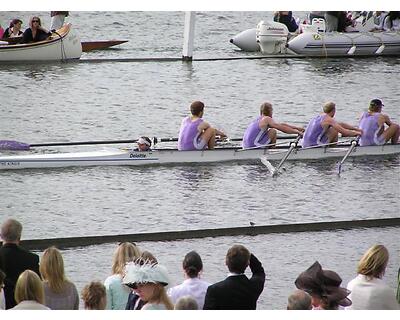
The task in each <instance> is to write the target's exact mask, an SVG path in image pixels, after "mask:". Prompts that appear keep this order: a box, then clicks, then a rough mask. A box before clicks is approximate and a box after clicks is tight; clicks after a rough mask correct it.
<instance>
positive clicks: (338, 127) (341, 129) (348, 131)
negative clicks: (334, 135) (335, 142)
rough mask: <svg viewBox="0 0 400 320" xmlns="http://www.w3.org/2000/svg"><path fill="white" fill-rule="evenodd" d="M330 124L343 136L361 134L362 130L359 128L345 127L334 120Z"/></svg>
mask: <svg viewBox="0 0 400 320" xmlns="http://www.w3.org/2000/svg"><path fill="white" fill-rule="evenodd" d="M331 126H332V127H333V128H334V129H336V130H337V132H339V133H341V134H342V136H343V137H355V136H358V135H362V130H360V129H356V130H353V129H346V128H345V127H343V126H341V125H340V124H339V123H337V122H336V121H333V122H332V124H331Z"/></svg>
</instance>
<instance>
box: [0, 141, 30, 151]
mask: <svg viewBox="0 0 400 320" xmlns="http://www.w3.org/2000/svg"><path fill="white" fill-rule="evenodd" d="M29 149H30V145H29V144H27V143H24V142H19V141H14V140H0V150H12V151H25V150H29Z"/></svg>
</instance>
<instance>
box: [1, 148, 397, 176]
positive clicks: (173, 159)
mask: <svg viewBox="0 0 400 320" xmlns="http://www.w3.org/2000/svg"><path fill="white" fill-rule="evenodd" d="M287 150H288V149H287V148H285V147H283V148H276V149H250V150H242V149H240V148H236V147H232V148H218V149H215V150H204V151H178V150H176V149H157V150H153V151H149V152H135V151H126V150H121V149H108V150H101V151H88V152H74V153H56V154H34V155H19V156H1V157H0V170H6V169H29V168H60V167H75V166H79V167H86V166H142V165H154V164H175V165H179V164H185V163H211V162H228V161H249V160H258V159H259V158H260V157H261V156H266V158H267V159H268V160H271V161H275V160H276V161H279V160H281V159H282V158H283V157H284V155H285V154H286V152H287ZM348 150H349V145H347V146H341V147H329V148H326V147H318V148H314V147H312V148H304V149H302V148H296V149H295V150H293V152H292V153H291V154H290V156H289V158H288V160H320V159H331V158H342V157H344V155H345V154H346V152H347V151H348ZM397 154H400V144H397V145H391V144H390V145H389V144H388V145H384V146H368V147H356V148H355V149H354V150H353V152H352V153H351V154H350V155H349V157H367V156H387V155H397Z"/></svg>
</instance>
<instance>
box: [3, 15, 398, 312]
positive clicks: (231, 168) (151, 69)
mask: <svg viewBox="0 0 400 320" xmlns="http://www.w3.org/2000/svg"><path fill="white" fill-rule="evenodd" d="M37 14H39V15H40V16H41V17H44V21H46V22H47V26H48V24H49V21H50V18H49V17H48V12H39V13H37ZM298 14H299V15H300V16H301V15H302V14H303V13H298ZM30 15H31V13H26V12H22V13H14V12H1V13H0V21H1V22H2V23H3V24H4V21H7V20H8V19H9V18H12V17H15V16H18V17H21V18H22V19H23V20H24V22H25V25H26V21H27V18H28V17H29V16H30ZM270 17H271V13H270V12H264V13H260V12H201V13H197V16H196V29H195V51H194V57H195V58H213V57H238V56H243V55H256V54H257V53H243V52H240V51H237V50H236V49H235V47H234V46H233V45H232V44H230V43H229V39H230V38H231V37H232V36H234V35H236V34H237V33H239V32H241V31H243V30H245V29H249V28H253V27H255V25H256V24H257V23H258V22H259V21H260V20H261V19H270ZM68 20H69V22H71V23H72V24H73V26H74V27H75V28H76V29H77V30H78V32H79V33H80V34H82V36H81V38H82V39H85V40H104V39H113V38H116V39H126V40H129V42H128V43H125V44H123V45H121V46H119V47H118V48H117V49H111V50H104V51H97V52H91V53H85V54H83V56H82V59H94V58H136V57H180V56H181V52H182V42H183V38H182V34H183V23H184V13H182V12H107V13H104V12H72V13H71V16H70V17H69V18H68ZM45 26H46V23H45ZM399 66H400V58H399V57H392V58H363V59H353V58H347V59H263V60H233V61H225V60H224V61H194V62H193V63H182V62H103V63H88V62H78V63H67V64H62V63H53V64H24V65H1V66H0V92H1V97H2V98H1V102H0V139H14V140H18V141H24V142H29V143H38V142H52V141H79V140H114V139H131V138H132V139H134V138H136V137H138V136H140V135H148V136H158V137H176V136H177V134H178V131H179V125H180V121H181V119H182V117H184V116H185V115H186V114H187V113H188V108H189V105H190V103H191V102H192V101H194V100H202V101H204V102H205V104H206V111H205V119H206V120H208V121H209V122H210V123H212V124H213V125H215V126H216V127H218V128H220V129H222V130H225V131H226V132H227V133H228V135H229V136H230V137H233V138H237V137H241V136H242V134H243V131H244V130H245V128H246V126H247V124H248V123H249V122H250V121H251V120H252V118H254V117H255V116H256V115H257V113H258V109H259V105H260V104H261V103H263V102H265V101H270V102H271V103H272V104H273V106H274V118H275V119H276V120H278V121H284V122H288V123H293V124H297V125H305V124H306V123H307V122H308V120H309V119H310V118H311V117H312V116H313V115H314V114H316V113H318V112H319V111H320V110H321V106H322V104H323V103H324V102H326V101H329V100H332V101H334V102H335V103H336V104H337V115H336V118H337V119H338V120H340V121H346V122H349V123H354V124H356V123H357V118H358V116H359V115H360V113H361V112H362V111H363V110H365V109H366V107H367V106H368V102H369V100H371V99H373V98H381V99H383V101H384V104H385V107H384V112H387V113H388V114H389V115H390V116H391V118H392V120H394V121H396V122H399V120H400V111H399V110H400V109H399V103H400V99H399V83H400V73H399ZM160 146H161V145H160ZM92 148H93V149H98V148H103V147H101V146H97V147H92ZM105 148H107V147H105ZM77 149H78V150H83V149H85V148H83V147H80V148H76V149H73V148H68V149H67V148H66V149H62V150H77ZM60 150H61V149H60ZM50 151H52V152H53V151H54V150H49V149H47V150H46V149H44V150H40V151H37V152H50ZM285 168H286V171H285V172H284V173H283V174H282V175H281V176H280V177H279V178H278V179H272V178H271V177H270V176H269V172H268V170H267V169H266V168H265V167H264V166H263V165H262V164H261V163H258V162H253V163H246V164H237V163H231V164H218V165H185V166H154V167H151V166H150V167H146V168H129V167H109V168H106V167H93V168H67V169H53V170H24V171H9V172H0V199H1V202H0V220H1V221H3V220H4V219H6V218H7V217H14V218H16V219H18V220H20V221H21V222H22V223H23V225H24V232H23V238H24V239H40V238H52V237H68V236H89V235H108V234H124V233H139V232H156V231H171V230H190V229H202V228H223V227H236V226H248V225H249V222H250V221H253V222H255V223H256V224H257V225H268V224H282V223H295V222H316V221H334V220H359V219H368V218H370V219H371V218H391V217H399V209H400V197H399V196H400V180H399V178H400V163H399V157H398V156H397V157H389V158H385V159H381V158H378V159H376V158H375V159H374V158H371V159H363V160H360V159H357V160H354V161H353V160H348V161H346V163H345V165H344V172H343V173H342V176H341V178H338V177H337V175H336V162H335V161H332V160H330V161H308V162H294V163H290V162H288V163H287V164H285ZM399 231H400V229H399V228H385V229H379V228H378V229H362V230H352V231H337V232H318V233H301V234H283V235H265V236H255V237H235V238H232V237H222V238H209V239H205V240H185V241H175V242H155V243H150V242H145V243H140V244H139V246H140V247H143V248H144V249H147V250H149V251H151V252H153V253H154V254H155V256H157V257H158V258H159V261H160V263H163V264H165V265H166V266H167V267H168V269H169V270H170V273H171V277H172V278H173V280H174V281H175V282H179V281H180V280H181V271H180V264H181V260H182V259H183V256H184V255H185V253H186V252H187V251H190V250H193V249H195V250H197V251H198V252H199V253H200V254H201V255H202V257H203V259H204V265H205V272H204V278H205V279H207V280H209V281H210V282H215V281H218V280H221V279H223V278H224V276H225V275H226V270H225V266H224V256H225V253H226V251H227V249H228V248H229V247H230V246H231V245H232V244H234V243H243V244H244V245H246V246H248V248H249V249H250V250H252V251H253V252H254V253H255V254H256V255H257V256H258V257H259V258H260V260H261V261H262V262H263V263H264V267H265V269H266V272H267V282H266V287H265V291H264V293H263V294H262V296H261V298H260V303H259V306H258V308H259V309H282V308H284V307H285V303H286V298H287V296H288V295H289V294H290V292H291V291H292V290H293V289H294V285H293V281H294V279H295V278H296V276H297V275H298V274H299V273H300V272H301V271H303V270H305V269H306V268H307V267H308V266H310V265H311V264H312V263H313V262H314V261H315V260H319V261H320V262H321V264H322V266H323V267H324V268H328V269H332V270H335V271H337V272H338V273H339V274H340V275H341V276H342V278H343V282H344V284H346V283H347V281H349V280H350V279H351V278H352V277H353V276H355V270H356V265H357V261H358V259H359V258H360V257H361V255H362V253H363V252H364V251H365V250H366V249H367V248H368V247H370V246H371V245H373V244H375V243H382V244H384V245H386V246H387V247H388V248H389V251H390V253H391V260H390V263H389V266H388V269H387V272H386V276H385V280H386V281H387V283H389V284H390V285H391V286H392V287H393V288H395V286H396V274H397V273H396V272H397V269H398V267H399V265H400V258H399V255H400V247H399V238H400V232H399ZM115 247H116V244H109V245H102V246H93V247H86V248H80V249H71V250H65V251H63V254H64V258H65V264H66V268H67V271H68V275H69V277H70V278H71V280H73V281H74V282H76V284H77V286H78V289H79V290H80V289H81V288H82V287H83V286H84V285H85V284H86V283H88V282H89V281H91V280H93V279H98V280H104V279H105V277H106V276H107V275H108V274H109V272H110V269H111V261H112V252H113V250H114V249H115ZM39 254H41V253H40V252H39ZM88 270H90V271H88Z"/></svg>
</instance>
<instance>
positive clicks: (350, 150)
mask: <svg viewBox="0 0 400 320" xmlns="http://www.w3.org/2000/svg"><path fill="white" fill-rule="evenodd" d="M359 139H360V136H358V137H357V138H356V139H354V140H352V141H351V146H350V148H349V150H347V152H346V154H345V155H344V157H343V159H342V160H341V161H340V162H339V163H338V176H340V173H341V172H342V165H343V163H344V162H345V161H346V159H347V158H348V156H349V155H350V153H352V152H353V150H354V148H355V147H356V146H357V144H358V140H359Z"/></svg>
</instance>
